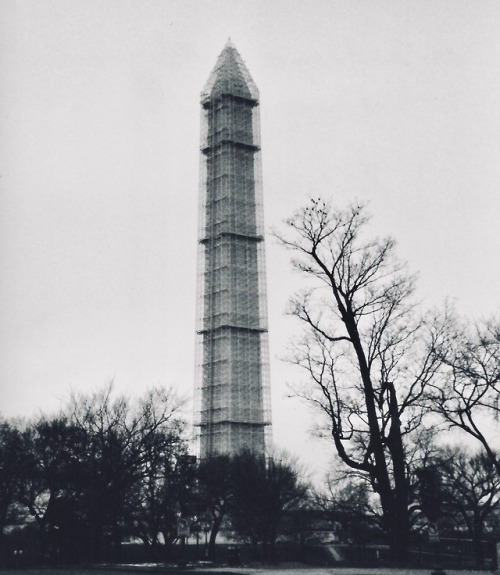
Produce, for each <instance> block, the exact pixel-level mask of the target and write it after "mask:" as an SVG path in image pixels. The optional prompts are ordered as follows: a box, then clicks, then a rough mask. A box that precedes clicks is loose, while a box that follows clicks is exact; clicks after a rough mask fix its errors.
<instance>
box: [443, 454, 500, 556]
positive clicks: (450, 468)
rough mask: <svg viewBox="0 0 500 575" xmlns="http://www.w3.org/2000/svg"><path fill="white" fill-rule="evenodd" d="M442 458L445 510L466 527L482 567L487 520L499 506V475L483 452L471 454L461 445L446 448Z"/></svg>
mask: <svg viewBox="0 0 500 575" xmlns="http://www.w3.org/2000/svg"><path fill="white" fill-rule="evenodd" d="M439 459H440V461H439V469H440V471H441V481H442V489H441V491H442V498H443V500H444V501H443V505H444V507H445V512H446V513H447V515H448V516H450V515H451V516H453V515H455V516H456V521H457V523H458V524H465V526H466V527H467V531H468V532H469V535H470V537H471V538H472V541H473V545H474V555H475V559H476V564H477V566H478V567H481V566H483V564H484V553H483V546H482V539H483V537H484V535H485V532H486V523H487V521H488V520H489V519H490V517H492V515H493V514H494V513H495V511H497V510H498V509H499V508H500V476H499V475H498V473H497V472H496V470H495V467H494V465H493V464H492V462H491V460H490V459H489V457H488V456H487V455H486V453H484V451H481V452H479V453H475V454H472V455H470V454H469V453H467V451H466V450H464V449H463V448H460V447H445V448H443V449H442V450H441V452H440V454H439Z"/></svg>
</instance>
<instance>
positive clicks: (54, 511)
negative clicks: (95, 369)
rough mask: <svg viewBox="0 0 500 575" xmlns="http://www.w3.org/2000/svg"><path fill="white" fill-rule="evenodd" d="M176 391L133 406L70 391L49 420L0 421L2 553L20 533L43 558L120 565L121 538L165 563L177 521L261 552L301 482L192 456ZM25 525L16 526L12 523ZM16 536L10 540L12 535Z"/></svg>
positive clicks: (270, 464) (235, 460) (285, 465)
mask: <svg viewBox="0 0 500 575" xmlns="http://www.w3.org/2000/svg"><path fill="white" fill-rule="evenodd" d="M185 427H186V424H185V422H184V420H183V419H182V417H181V416H180V402H179V401H178V399H177V398H176V396H175V394H173V393H171V392H166V391H164V390H161V389H155V390H153V391H151V392H148V393H147V395H146V396H145V397H143V398H141V399H139V400H137V401H135V402H131V401H129V400H128V399H126V398H125V397H114V394H113V393H112V386H107V387H105V388H104V389H103V390H101V391H99V392H97V393H94V394H89V395H80V396H75V397H73V398H72V400H71V402H70V404H69V405H68V407H67V408H66V409H65V410H64V411H63V413H61V414H60V415H58V416H56V417H46V416H42V417H40V418H39V419H38V420H37V421H35V422H32V423H30V424H25V423H22V422H17V423H16V422H14V421H3V422H2V423H0V537H1V540H0V546H1V548H2V550H3V556H4V559H5V560H7V558H8V555H9V552H10V554H12V552H13V551H14V547H16V544H15V540H16V527H17V535H18V537H19V536H20V535H22V537H21V538H22V539H23V541H24V543H22V544H20V545H18V547H26V541H27V536H28V535H31V538H32V541H31V551H33V550H34V551H35V554H36V556H37V558H39V559H45V560H49V561H60V562H78V561H84V560H85V561H101V560H112V561H117V560H120V557H121V549H122V543H123V542H124V541H141V542H142V543H143V544H144V546H145V547H146V548H147V550H148V553H147V554H146V555H147V556H149V557H150V558H154V559H157V560H164V559H168V558H169V556H170V551H171V549H172V545H173V544H174V543H175V542H176V541H178V539H179V531H178V529H179V520H180V519H184V520H185V521H187V523H188V525H189V527H190V528H191V529H193V530H205V531H207V532H210V543H209V547H208V548H209V553H210V557H211V558H214V553H215V540H216V536H217V533H218V531H219V529H220V527H221V524H222V521H223V520H224V519H225V518H226V520H227V519H228V518H229V517H230V523H229V525H230V527H231V529H232V530H234V532H235V533H237V534H239V536H240V537H242V538H244V539H245V540H247V541H249V542H251V543H253V544H254V545H255V546H256V545H257V544H258V543H261V544H262V545H263V547H264V549H265V553H266V554H267V549H269V554H270V555H271V554H272V549H273V547H274V543H275V541H276V537H277V535H278V532H279V523H280V519H281V516H282V514H283V512H284V511H285V510H286V509H289V508H291V507H292V506H293V505H298V504H299V503H300V502H301V501H303V500H304V497H305V495H306V492H307V487H306V486H305V485H304V484H303V483H302V482H301V480H300V478H299V474H298V471H297V469H296V467H295V466H294V465H292V464H291V463H289V462H287V461H283V459H282V458H273V457H269V458H263V457H259V456H255V455H253V454H251V453H246V452H243V453H241V454H238V455H237V456H234V457H229V456H222V455H221V456H217V457H213V458H212V459H210V460H207V461H201V462H200V461H196V458H195V457H193V456H192V455H190V454H189V453H188V442H187V440H186V433H185V431H186V430H185ZM19 527H22V530H19ZM12 541H14V543H13V542H12Z"/></svg>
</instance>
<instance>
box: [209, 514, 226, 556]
mask: <svg viewBox="0 0 500 575" xmlns="http://www.w3.org/2000/svg"><path fill="white" fill-rule="evenodd" d="M222 517H223V516H222V515H220V516H218V517H217V516H216V517H214V522H213V525H212V530H211V531H210V539H209V541H208V559H209V561H215V540H216V539H217V534H218V533H219V529H220V526H221V523H222Z"/></svg>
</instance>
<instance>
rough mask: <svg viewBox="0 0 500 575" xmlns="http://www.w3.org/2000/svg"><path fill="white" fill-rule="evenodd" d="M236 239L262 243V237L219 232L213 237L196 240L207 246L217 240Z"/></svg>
mask: <svg viewBox="0 0 500 575" xmlns="http://www.w3.org/2000/svg"><path fill="white" fill-rule="evenodd" d="M224 237H227V238H237V239H241V240H252V241H253V242H263V241H264V236H260V235H259V236H254V235H249V234H239V233H238V232H219V233H218V234H217V235H215V236H206V237H204V238H201V239H200V240H198V242H199V243H200V244H208V243H209V242H210V241H213V240H217V239H219V238H224Z"/></svg>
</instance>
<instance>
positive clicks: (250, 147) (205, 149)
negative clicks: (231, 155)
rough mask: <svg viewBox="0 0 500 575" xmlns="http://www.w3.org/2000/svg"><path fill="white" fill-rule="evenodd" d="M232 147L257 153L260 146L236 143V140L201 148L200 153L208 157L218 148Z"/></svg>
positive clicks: (223, 141)
mask: <svg viewBox="0 0 500 575" xmlns="http://www.w3.org/2000/svg"><path fill="white" fill-rule="evenodd" d="M228 145H230V146H234V147H235V148H240V149H242V150H248V151H250V152H259V151H260V146H256V145H255V144H247V143H246V142H238V141H236V140H220V141H219V142H217V143H216V144H214V145H212V146H202V147H201V148H200V149H201V151H202V152H203V153H204V154H205V155H206V156H208V153H209V152H210V151H212V150H214V151H215V150H217V149H218V148H222V147H223V146H228Z"/></svg>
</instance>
